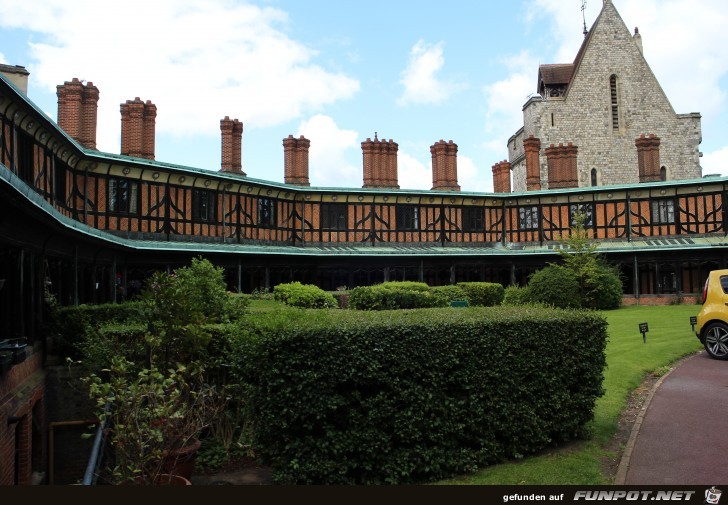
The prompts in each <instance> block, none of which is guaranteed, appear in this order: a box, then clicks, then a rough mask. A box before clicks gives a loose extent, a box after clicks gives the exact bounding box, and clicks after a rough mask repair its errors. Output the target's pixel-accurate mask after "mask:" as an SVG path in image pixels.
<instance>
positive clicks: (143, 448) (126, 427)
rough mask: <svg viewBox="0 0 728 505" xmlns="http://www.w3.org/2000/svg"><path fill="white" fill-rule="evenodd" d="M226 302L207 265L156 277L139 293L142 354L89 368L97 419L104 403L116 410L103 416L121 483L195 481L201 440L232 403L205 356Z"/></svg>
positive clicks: (218, 273)
mask: <svg viewBox="0 0 728 505" xmlns="http://www.w3.org/2000/svg"><path fill="white" fill-rule="evenodd" d="M229 301H230V297H229V296H228V294H227V291H226V289H225V282H224V278H223V271H222V269H218V268H215V267H214V266H213V265H212V264H211V263H210V262H209V261H206V260H202V259H194V260H193V261H192V264H191V265H190V266H189V267H184V268H180V269H177V270H176V271H175V272H174V273H171V274H170V273H166V272H157V273H155V274H153V275H152V276H151V278H150V279H149V281H148V282H147V284H146V286H145V289H144V290H143V292H142V302H143V303H144V306H145V309H146V310H145V320H146V324H147V327H148V331H147V332H146V335H145V337H144V347H145V348H146V351H144V353H145V355H144V356H140V355H134V353H133V352H132V353H128V354H127V356H126V357H124V356H119V355H117V356H115V357H114V358H112V361H111V363H108V362H106V363H104V365H103V366H101V367H97V368H96V369H95V370H93V369H92V370H91V372H92V373H91V375H89V377H88V378H87V382H88V384H89V387H90V390H89V391H90V394H91V397H92V398H93V399H94V400H95V401H96V404H97V406H98V414H99V417H100V418H104V416H105V415H104V413H103V409H104V406H105V405H106V403H107V402H110V403H111V407H112V409H111V413H110V414H108V415H107V416H108V417H106V418H107V419H108V420H109V421H111V423H110V426H109V428H108V434H109V437H110V438H111V441H112V447H113V448H114V451H115V453H116V459H117V461H116V465H115V474H116V478H117V481H122V482H123V481H129V480H137V481H143V482H145V483H154V482H155V479H157V478H158V476H159V475H161V474H163V473H173V474H183V475H186V476H187V477H188V478H189V477H191V474H192V469H193V464H194V458H195V454H196V452H197V450H198V449H199V447H200V441H199V435H200V433H201V431H203V430H204V429H205V428H207V427H208V426H209V425H210V423H211V422H212V421H213V420H214V419H215V417H216V416H218V415H219V414H220V413H222V412H223V411H224V409H225V407H226V406H227V402H228V399H227V397H226V395H225V394H224V393H223V388H224V387H225V386H224V385H223V382H221V381H220V380H217V383H218V384H219V386H217V387H216V386H213V385H211V384H212V383H214V382H215V381H216V380H215V379H213V378H212V377H211V376H212V375H213V370H216V369H217V368H219V367H218V365H217V364H216V363H215V362H213V361H214V360H213V361H211V358H210V356H209V353H208V352H207V348H208V345H209V343H210V341H211V335H210V333H209V331H208V330H207V329H206V328H205V326H204V325H205V324H206V323H218V322H221V320H222V319H223V318H224V317H227V316H226V314H227V313H228V312H230V307H229V306H228V305H227V304H228V303H229ZM126 351H128V349H125V350H123V351H121V352H118V354H121V355H123V354H124V353H125V352H126ZM97 364H98V363H97ZM102 369H104V371H103V372H102ZM102 375H104V378H102Z"/></svg>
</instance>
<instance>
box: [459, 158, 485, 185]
mask: <svg viewBox="0 0 728 505" xmlns="http://www.w3.org/2000/svg"><path fill="white" fill-rule="evenodd" d="M458 184H460V188H461V189H462V190H463V191H492V190H493V177H492V172H491V171H490V170H487V171H482V170H480V169H479V168H478V167H476V166H475V163H474V162H473V160H472V159H471V158H469V157H467V156H462V155H458Z"/></svg>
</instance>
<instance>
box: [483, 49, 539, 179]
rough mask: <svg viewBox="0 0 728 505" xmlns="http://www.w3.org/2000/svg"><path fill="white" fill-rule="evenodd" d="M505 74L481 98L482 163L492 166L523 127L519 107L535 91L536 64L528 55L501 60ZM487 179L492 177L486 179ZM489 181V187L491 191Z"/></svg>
mask: <svg viewBox="0 0 728 505" xmlns="http://www.w3.org/2000/svg"><path fill="white" fill-rule="evenodd" d="M502 63H503V65H504V66H505V67H506V68H507V70H508V74H507V75H506V76H505V77H504V78H503V79H501V80H499V81H496V82H494V83H491V84H487V85H485V86H484V87H483V94H484V95H485V105H486V116H485V130H484V133H485V136H486V137H485V140H484V142H483V143H482V147H483V149H484V150H485V153H486V159H489V160H491V161H492V162H493V164H495V163H496V162H498V161H500V160H503V159H505V158H507V157H508V150H507V145H506V144H507V142H508V139H509V138H510V137H511V136H512V135H513V134H514V133H516V131H517V130H518V129H519V128H521V127H522V126H523V112H522V111H523V105H524V104H525V103H526V101H527V100H528V97H529V96H530V95H531V94H533V93H534V92H535V90H536V77H535V76H536V69H537V68H538V60H536V59H535V58H534V57H533V56H531V54H530V53H529V52H528V51H522V52H521V53H519V54H517V55H514V56H510V57H507V58H504V59H503V60H502ZM488 179H492V177H490V176H488ZM492 186H493V184H492V180H491V181H490V182H489V187H491V188H492Z"/></svg>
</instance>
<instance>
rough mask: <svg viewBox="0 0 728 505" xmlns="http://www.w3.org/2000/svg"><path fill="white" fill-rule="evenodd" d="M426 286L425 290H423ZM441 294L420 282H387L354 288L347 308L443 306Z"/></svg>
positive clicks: (443, 299) (443, 301)
mask: <svg viewBox="0 0 728 505" xmlns="http://www.w3.org/2000/svg"><path fill="white" fill-rule="evenodd" d="M422 286H426V287H427V290H423V289H422ZM448 303H449V302H448V301H447V299H446V298H445V297H443V296H438V295H436V294H434V293H432V292H430V288H429V286H427V284H423V283H421V282H387V283H384V284H378V285H376V286H362V287H358V288H354V289H353V290H352V291H351V293H350V296H349V308H352V309H355V310H397V309H423V308H432V307H445V306H446V305H447V304H448Z"/></svg>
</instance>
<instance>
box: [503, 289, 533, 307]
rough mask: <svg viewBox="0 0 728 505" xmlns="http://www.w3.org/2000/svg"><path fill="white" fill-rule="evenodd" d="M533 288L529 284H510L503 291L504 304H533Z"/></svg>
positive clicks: (513, 305) (512, 305) (514, 305)
mask: <svg viewBox="0 0 728 505" xmlns="http://www.w3.org/2000/svg"><path fill="white" fill-rule="evenodd" d="M531 303H532V302H531V290H530V289H528V286H508V287H507V288H505V290H504V291H503V305H505V306H508V307H518V306H522V305H529V304H531Z"/></svg>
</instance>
